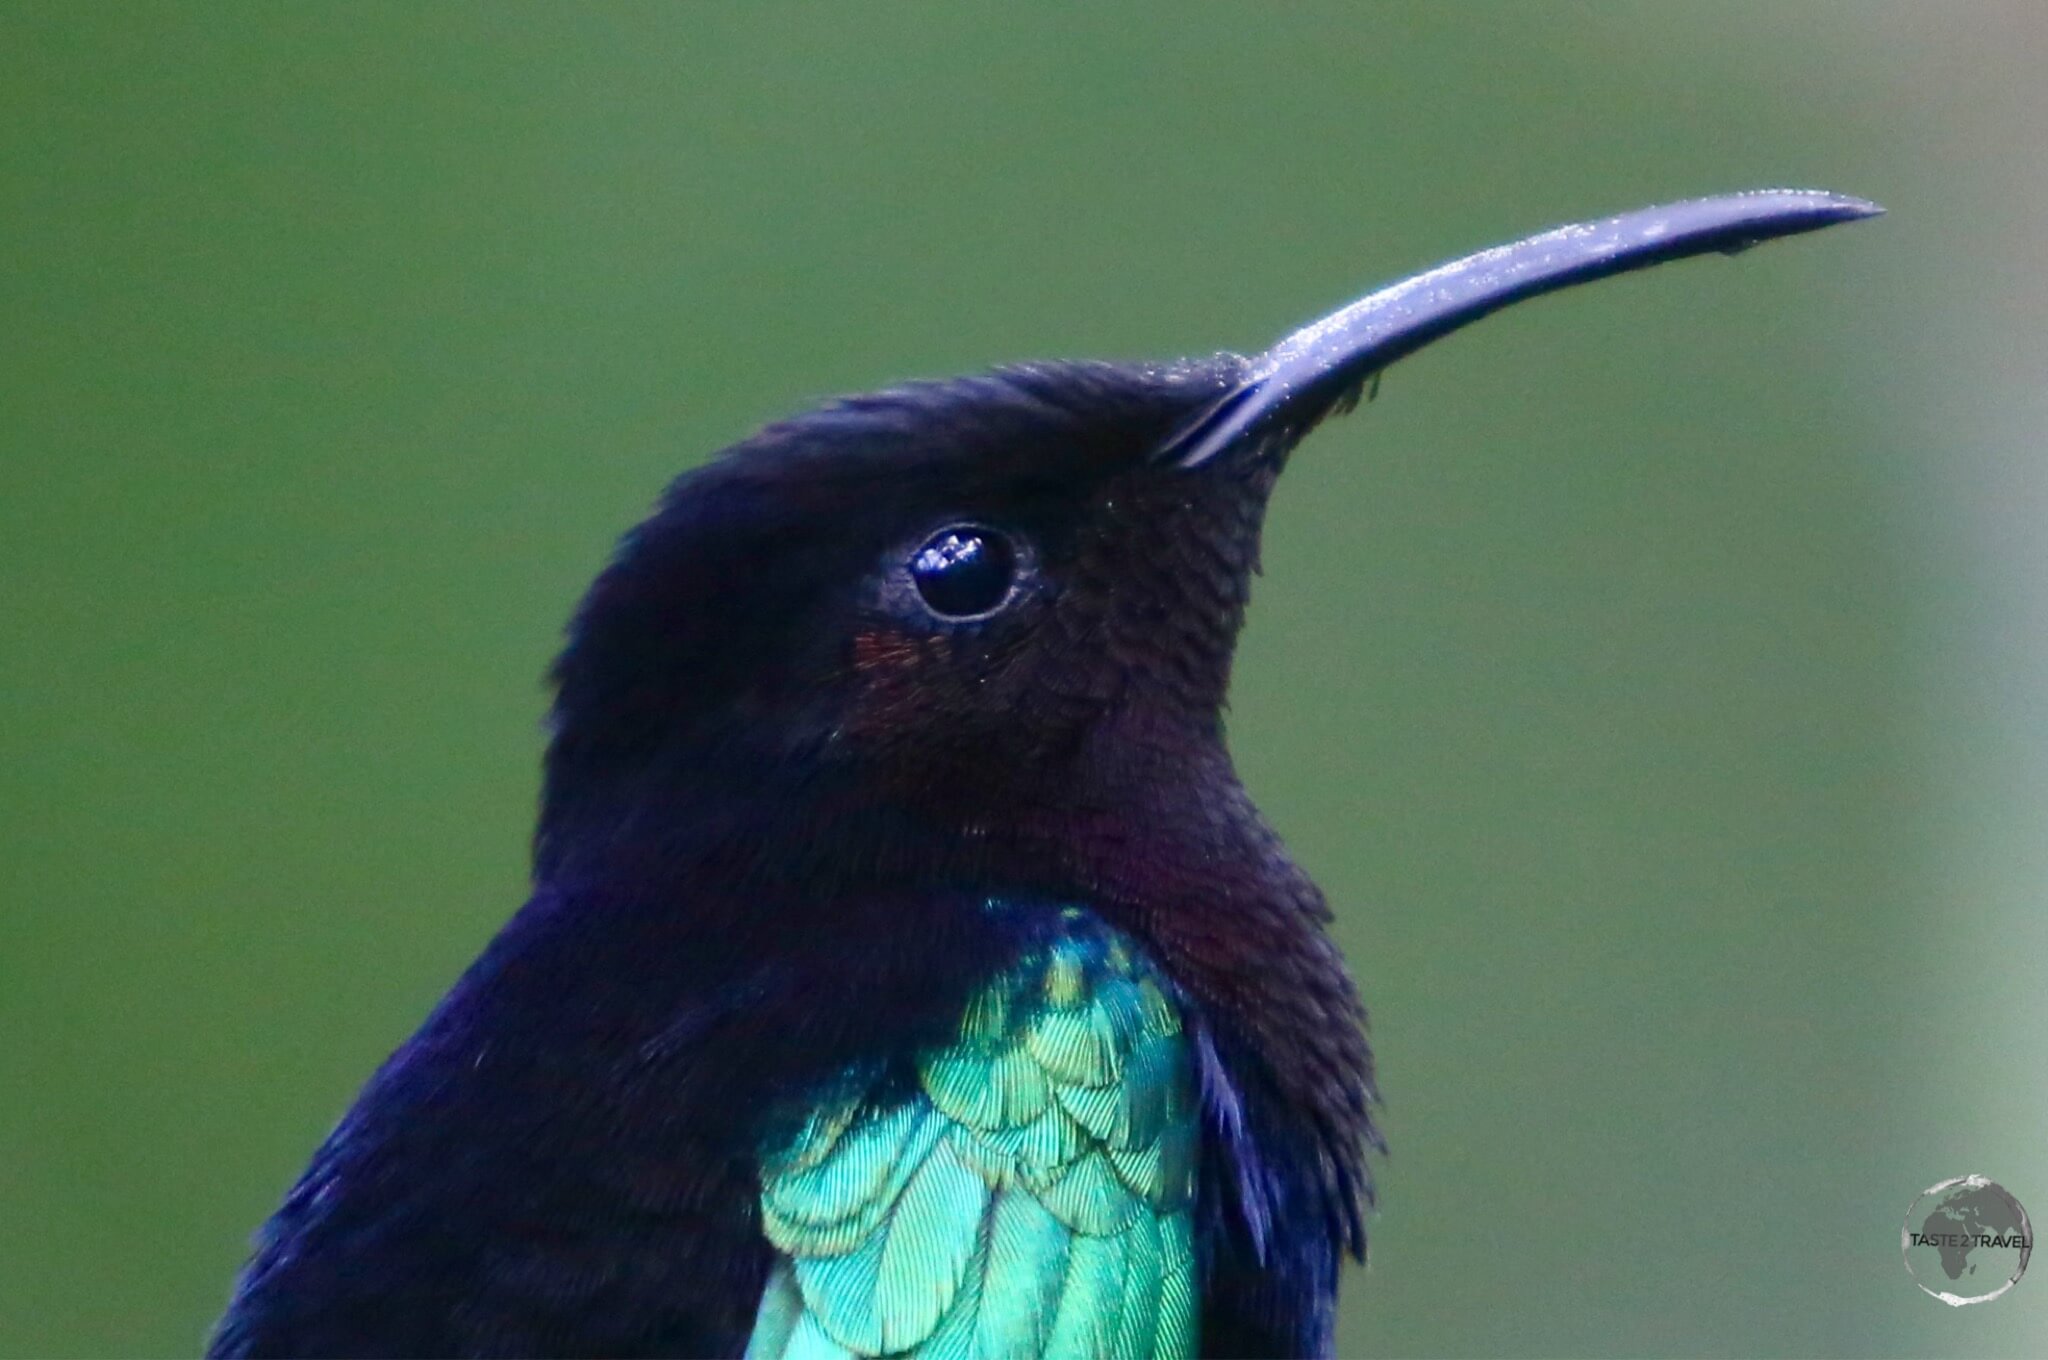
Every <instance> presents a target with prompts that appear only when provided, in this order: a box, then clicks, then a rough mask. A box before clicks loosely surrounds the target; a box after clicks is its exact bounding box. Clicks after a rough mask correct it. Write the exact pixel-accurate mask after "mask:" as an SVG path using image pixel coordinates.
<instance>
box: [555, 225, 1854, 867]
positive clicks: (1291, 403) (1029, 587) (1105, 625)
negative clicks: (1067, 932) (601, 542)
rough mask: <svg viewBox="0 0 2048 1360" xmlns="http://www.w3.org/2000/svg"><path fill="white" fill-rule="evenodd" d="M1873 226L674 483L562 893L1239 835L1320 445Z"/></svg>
mask: <svg viewBox="0 0 2048 1360" xmlns="http://www.w3.org/2000/svg"><path fill="white" fill-rule="evenodd" d="M1876 211H1878V209H1876V208H1875V207H1874V206H1873V205H1870V204H1867V203H1864V202H1862V201H1860V200H1856V199H1849V198H1843V197H1840V196H1836V195H1831V194H1824V193H1813V192H1797V191H1767V192H1759V193H1750V194H1739V195H1731V196H1727V197H1722V198H1713V199H1700V200H1694V201H1690V202H1686V203H1680V204H1675V205H1671V206H1667V207H1662V208H1653V209H1646V210H1643V211H1641V212H1636V213H1630V214H1625V215H1622V216H1619V217H1613V218H1607V219H1603V220H1600V221H1595V222H1590V223H1583V224H1578V225H1573V226H1568V227H1561V228H1557V229H1555V230H1552V231H1548V232H1545V233H1542V234H1540V235H1537V236H1533V237H1530V238H1528V239H1525V240H1523V241H1519V242H1516V243H1514V244H1512V245H1507V246H1502V247H1498V248H1495V249H1492V250H1487V251H1482V252H1479V253H1477V254H1475V255H1471V256H1467V257H1464V258H1462V259H1458V260H1454V261H1452V262H1450V263H1447V264H1444V265H1441V266H1439V267H1437V268H1435V269H1432V270H1429V271H1427V272H1425V273H1423V274H1420V275H1417V276H1415V277H1413V278H1409V279H1406V280H1404V281H1402V282H1399V283H1396V284H1393V285H1391V286H1389V287H1386V288H1383V289H1381V290H1379V291H1377V292H1374V293H1372V294H1370V295H1369V296H1367V297H1365V298H1363V299H1362V300H1360V301H1358V302H1356V303H1354V304H1352V305H1351V306H1349V307H1346V308H1344V309H1343V310H1341V311H1339V312H1336V313H1335V314H1333V315H1331V316H1329V317H1326V318H1324V319H1322V320H1320V321H1317V322H1315V323H1313V324H1312V325H1309V326H1307V327H1304V328H1302V329H1301V330H1298V331H1296V332H1294V333H1293V334H1291V335H1289V336H1287V337H1286V338H1284V339H1283V340H1282V341H1281V342H1280V343H1279V344H1277V345H1276V346H1274V347H1273V348H1272V349H1270V350H1268V351H1266V352H1265V353H1264V354H1261V355H1258V356H1256V357H1252V358H1245V357H1241V356H1238V355H1232V354H1225V355H1218V356H1213V357H1208V358H1201V359H1193V360H1185V361H1181V362H1176V363H1167V364H1138V365H1131V364H1107V363H1044V364H1026V365H1020V366H1015V367H1009V368H1002V369H997V370H995V371H993V372H990V373H987V374H984V375H980V376H976V377H969V378H962V379H956V380H950V381H939V382H924V383H911V384H907V385H904V386H900V387H896V388H893V389H890V390H887V391H883V392H879V393H876V394H872V395H865V396H858V397H851V398H846V399H842V400H839V401H835V402H831V403H828V404H826V405H824V406H822V407H820V408H818V409H816V410H813V411H810V412H808V413H806V414H803V415H799V416H797V417H795V418H793V419H789V420H786V421H782V422H780V423H777V424H774V425H770V426H768V427H767V428H765V429H763V430H761V431H760V432H759V433H757V434H755V435H754V436H752V437H751V438H748V439H746V440H743V441H742V442H740V443H739V444H737V445H736V446H734V447H733V448H731V449H729V450H727V451H726V452H725V453H724V454H722V455H721V456H719V457H718V458H716V459H714V460H713V461H711V462H710V463H708V464H706V465H704V466H702V467H700V468H697V469H695V470H693V471H691V472H689V473H686V474H685V475H683V476H682V477H681V478H680V479H679V480H677V481H676V482H675V483H674V484H673V485H672V486H671V487H670V489H669V491H668V493H667V495H666V496H665V497H664V498H663V500H662V501H661V503H660V505H659V506H658V507H657V509H656V510H655V511H654V513H653V514H652V515H651V516H650V517H649V518H648V519H647V520H646V521H645V522H644V523H642V524H641V525H640V526H639V527H638V528H637V529H635V530H634V531H632V532H631V533H630V534H629V535H628V536H627V537H626V539H625V540H624V542H623V543H622V545H621V546H620V548H619V550H618V552H617V554H616V556H615V558H614V559H613V561H612V562H611V564H610V565H609V566H608V567H607V568H606V569H605V570H604V571H603V573H602V574H601V575H600V576H599V578H598V580H597V581H596V583H595V585H594V586H593V587H592V589H591V591H590V593H589V595H588V596H587V598H586V599H585V600H584V602H583V604H582V606H581V608H580V609H579V611H578V612H577V615H576V617H575V620H574V622H573V624H572V625H571V629H570V637H569V643H568V646H567V648H566V650H565V651H564V653H563V655H562V657H561V659H560V661H559V663H558V665H557V668H556V680H557V684H558V694H557V701H556V705H555V709H554V718H553V737H552V742H551V746H550V750H549V754H548V764H547V782H546V790H545V793H544V797H543V809H542V821H541V829H540V836H539V842H538V844H539V864H540V869H541V872H542V873H543V874H544V875H545V874H547V873H549V872H550V871H551V870H553V869H555V868H558V867H559V866H561V865H562V864H563V863H564V862H565V861H566V860H567V859H569V858H573V857H574V855H575V854H576V853H577V847H579V846H590V845H603V844H614V845H615V844H618V843H620V842H621V841H622V840H623V841H631V842H634V843H636V844H643V845H645V844H647V843H648V842H649V838H650V837H651V838H653V840H655V841H660V840H662V839H663V838H667V839H668V840H670V841H675V842H677V844H676V846H675V847H674V848H676V849H677V850H678V851H680V849H681V846H680V840H681V839H683V838H687V837H698V838H703V837H711V838H714V839H715V838H716V837H718V836H719V835H721V834H723V835H726V836H728V837H737V838H741V839H744V840H746V841H748V843H750V844H751V845H752V846H753V847H754V849H755V852H756V855H755V857H756V859H757V860H761V861H765V860H769V859H781V860H787V859H789V858H792V857H793V858H797V859H802V858H805V857H807V856H811V855H816V854H828V853H829V854H835V855H838V856H839V857H840V858H841V859H857V858H860V857H862V856H866V857H868V858H870V859H874V858H877V857H880V858H886V857H887V855H888V853H889V850H888V847H890V846H891V845H905V846H907V845H909V844H911V843H913V842H914V843H915V844H916V845H917V847H918V849H917V850H916V852H915V854H916V855H918V856H922V857H923V859H921V860H920V862H926V863H928V862H929V859H930V856H931V854H932V853H934V847H941V848H944V847H952V848H953V849H954V850H959V849H963V848H965V849H968V850H971V851H973V852H974V853H979V854H985V853H988V851H987V850H986V847H989V846H992V845H999V844H1001V843H1003V842H1004V841H1005V838H1006V835H1007V829H1011V828H1016V827H1020V826H1027V825H1031V824H1033V823H1034V821H1042V820H1043V819H1045V818H1047V817H1052V816H1058V817H1063V818H1065V819H1067V820H1068V821H1070V822H1071V821H1072V819H1074V818H1077V817H1084V818H1085V817H1090V816H1099V817H1106V818H1111V819H1116V818H1122V819H1123V820H1124V821H1128V820H1129V815H1130V813H1131V810H1132V809H1134V808H1139V807H1151V808H1152V809H1153V810H1154V811H1155V812H1157V813H1159V814H1160V815H1167V814H1165V813H1164V812H1163V810H1162V809H1161V808H1160V806H1159V805H1160V804H1161V801H1162V800H1165V801H1167V802H1173V801H1174V800H1175V799H1176V798H1177V797H1179V796H1181V795H1184V794H1185V793H1186V791H1187V790H1190V789H1193V790H1197V791H1199V792H1201V793H1202V796H1203V797H1204V798H1206V799H1207V800H1208V802H1209V803H1211V804H1213V803H1214V802H1215V801H1216V787H1215V786H1226V787H1227V788H1229V789H1234V788H1235V782H1234V778H1233V777H1232V776H1231V775H1230V773H1229V761H1228V757H1227V755H1226V754H1225V753H1224V747H1223V739H1222V719H1221V714H1222V709H1223V705H1224V700H1225V696H1226V693H1227V690H1228V686H1229V676H1230V667H1231V659H1232V655H1233V651H1234V648H1235V645H1236V639H1237V635H1238V631H1239V627H1240V625H1241V623H1242V621H1243V617H1244V610H1245V605H1246V602H1247V600H1248V598H1249V591H1250V578H1251V576H1252V574H1253V573H1254V572H1255V570H1256V568H1257V564H1258V548H1259V536H1260V529H1261V525H1262V522H1263V519H1264V514H1265V507H1266V503H1267V499H1268V496H1269V494H1270V492H1271V490H1272V488H1273V486H1274V483H1275V481H1276V479H1277V478H1278V476H1279V475H1280V472H1281V470H1282V468H1283V466H1284V464H1285V462H1286V459H1287V457H1288V455H1289V453H1290V452H1291V450H1292V449H1293V448H1294V447H1295V445H1296V444H1297V442H1298V441H1299V440H1300V438H1301V437H1302V435H1303V434H1304V433H1306V432H1307V431H1308V430H1309V429H1310V428H1312V427H1313V426H1314V425H1315V424H1316V423H1317V422H1318V421H1320V420H1322V419H1323V418H1324V417H1325V416H1327V415H1329V414H1330V413H1331V412H1333V411H1336V410H1339V409H1343V408H1345V407H1346V406H1348V404H1349V403H1351V402H1353V401H1355V400H1356V398H1357V396H1358V394H1359V392H1360V390H1361V387H1362V385H1363V384H1364V383H1365V382H1367V381H1368V380H1370V379H1372V378H1373V377H1374V376H1375V375H1377V374H1378V373H1379V372H1380V371H1381V370H1382V369H1384V368H1385V367H1386V366H1387V365H1388V364H1390V363H1392V362H1393V361H1395V360H1396V359H1399V358H1401V357H1403V356H1404V355H1406V354H1408V353H1410V352H1412V351H1414V350H1415V349H1417V348H1420V347H1421V346H1422V345H1425V344H1427V343H1429V342H1430V341H1432V340H1434V339H1437V338H1439V337H1441V336H1443V335H1445V334H1448V333H1449V332H1450V331H1452V330H1455V329H1457V328H1458V327H1460V326H1462V325H1464V324H1466V323H1468V322H1470V321H1472V320H1475V319H1477V318H1478V317H1481V316H1484V315H1486V314H1487V313H1489V312H1492V311H1495V310H1497V309H1499V308H1501V307H1504V306H1506V305H1508V304H1510V303H1512V302H1515V301H1518V300H1520V299H1523V298H1527V297H1533V296H1536V295H1538V294H1541V293H1545V292H1550V291H1554V290H1556V289H1559V288H1563V287H1567V286H1570V285H1573V284H1577V283H1582V282H1586V281H1590V280H1592V279H1597V278H1602V277H1605V276H1607V275H1611V274H1616V273H1621V272H1625V271H1628V270H1633V269H1639V268H1643V267H1645V266H1648V265H1652V264H1657V263H1661V262H1664V261H1668V260H1675V259H1679V258H1683V257H1685V256H1689V255H1694V254H1699V253H1702V252H1709V251H1721V252H1731V253H1732V252H1733V251H1736V250H1739V249H1742V248H1744V247H1746V246H1748V245H1751V244H1754V243H1756V242H1758V241H1762V240H1767V239H1770V238H1774V237H1778V236H1786V235H1791V234H1795V233H1799V232H1804V231H1810V230H1814V229H1817V228H1819V227H1823V226H1827V225H1830V224H1832V223H1836V222H1843V221H1848V220H1853V219H1855V218H1860V217H1865V216H1869V215H1871V214H1873V213H1875V212H1876ZM1225 801H1229V800H1227V799H1226V800H1225ZM1171 815H1173V816H1177V817H1180V818H1182V819H1185V818H1187V817H1188V816H1189V815H1191V814H1190V813H1189V810H1188V808H1187V807H1186V806H1185V805H1178V806H1177V807H1176V810H1175V811H1174V812H1173V813H1172V814H1171ZM1192 815H1196V816H1200V815H1203V814H1201V813H1200V812H1199V811H1198V812H1197V813H1195V814H1192ZM849 826H858V827H859V828H860V833H859V835H857V836H841V835H837V834H836V833H835V832H834V830H833V828H835V827H849ZM976 847H981V849H975V848H976ZM904 853H905V854H906V856H908V855H910V854H911V852H910V851H908V850H905V852H904Z"/></svg>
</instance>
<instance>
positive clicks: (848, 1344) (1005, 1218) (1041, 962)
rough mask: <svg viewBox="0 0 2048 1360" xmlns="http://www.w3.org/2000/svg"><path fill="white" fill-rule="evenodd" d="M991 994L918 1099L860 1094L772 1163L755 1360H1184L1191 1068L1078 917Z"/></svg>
mask: <svg viewBox="0 0 2048 1360" xmlns="http://www.w3.org/2000/svg"><path fill="white" fill-rule="evenodd" d="M1059 920H1060V925H1061V930H1060V933H1059V934H1058V935H1057V936H1056V938H1054V939H1053V940H1052V941H1050V942H1049V943H1046V944H1043V945H1040V946H1038V947H1036V948H1034V949H1032V950H1031V951H1029V952H1028V953H1027V954H1026V955H1025V956H1024V957H1023V958H1022V959H1021V960H1019V961H1018V962H1017V963H1016V964H1015V965H1014V966H1013V967H1011V968H1010V969H1009V970H1008V971H1006V972H1005V973H1004V974H1003V975H1002V976H1000V977H998V978H996V979H995V980H994V981H992V982H991V983H989V984H988V985H987V986H986V987H984V988H983V989H982V990H981V991H979V992H978V993H977V994H976V995H975V996H974V997H973V999H972V1000H971V1002H970V1003H969V1004H968V1006H967V1007H966V1010H965V1012H964V1014H963V1015H962V1018H961V1021H960V1025H959V1029H958V1032H957V1034H956V1035H955V1036H954V1037H953V1039H952V1040H951V1041H950V1042H948V1043H944V1044H941V1045H937V1046H935V1047H933V1048H930V1049H928V1050H926V1051H925V1052H923V1053H920V1054H919V1055H917V1062H916V1074H917V1081H916V1085H915V1088H914V1089H910V1090H906V1089H904V1087H903V1086H900V1085H887V1084H885V1083H883V1082H882V1081H880V1080H879V1079H877V1080H875V1081H873V1082H870V1083H868V1084H866V1085H865V1086H861V1085H860V1084H858V1083H850V1084H849V1086H848V1087H847V1088H846V1089H842V1090H840V1091H838V1092H836V1093H835V1094H834V1095H832V1096H831V1097H830V1098H829V1099H826V1100H824V1101H822V1102H821V1103H820V1104H819V1105H818V1106H817V1107H816V1108H815V1109H813V1110H811V1111H809V1112H808V1115H807V1117H806V1118H805V1119H804V1120H803V1122H802V1123H801V1125H800V1127H799V1128H798V1129H797V1131H796V1133H795V1134H794V1135H793V1136H790V1137H788V1138H786V1139H785V1140H783V1141H782V1142H781V1143H780V1144H779V1145H777V1146H774V1147H772V1148H770V1149H768V1150H767V1151H766V1152H765V1153H764V1155H763V1158H762V1187H761V1221H762V1225H763V1228H764V1230H765V1232H766V1234H767V1236H768V1240H769V1241H770V1242H771V1243H773V1244H774V1246H775V1248H776V1250H777V1251H778V1252H779V1253H781V1260H780V1262H779V1263H778V1265H777V1266H776V1268H775V1271H774V1272H773V1274H772V1275H771V1276H770V1279H769V1282H768V1287H767V1289H766V1290H765V1292H764V1293H763V1295H762V1298H761V1305H760V1311H759V1314H758V1317H757V1320H756V1323H755V1327H754V1331H753V1334H752V1337H751V1340H750V1342H749V1344H748V1348H747V1355H748V1357H749V1360H796V1358H797V1357H799V1356H828V1355H829V1356H885V1355H887V1356H896V1355H905V1356H909V1355H915V1356H920V1357H929V1358H930V1360H1027V1358H1036V1357H1044V1358H1045V1360H1051V1357H1061V1360H1184V1358H1185V1357H1188V1356H1191V1355H1193V1353H1194V1345H1195V1321H1196V1313H1197V1309H1196V1300H1195V1291H1194V1245H1193V1232H1192V1227H1191V1219H1192V1207H1191V1206H1192V1199H1193V1194H1194V1157H1195V1143H1196V1136H1197V1132H1198V1129H1197V1121H1198V1105H1197V1100H1196V1094H1195V1078H1194V1070H1193V1053H1192V1048H1191V1045H1190V1043H1189V1040H1188V1035H1187V1033H1186V1032H1185V1030H1184V1028H1183V1026H1182V1023H1181V1016H1180V1011H1179V1008H1178V1006H1177V1005H1176V1004H1175V1002H1174V1001H1173V999H1172V997H1171V994H1170V993H1169V991H1168V990H1167V988H1166V986H1165V985H1164V984H1163V982H1162V979H1161V976H1160V975H1159V973H1158V972H1157V971H1156V970H1155V969H1154V968H1153V967H1152V966H1151V965H1150V963H1149V962H1148V961H1146V960H1145V959H1144V958H1143V957H1142V956H1140V955H1138V954H1137V953H1136V952H1135V951H1133V950H1132V948H1131V947H1130V945H1129V944H1128V942H1126V941H1125V940H1124V939H1123V938H1121V937H1120V936H1117V935H1114V934H1112V933H1110V932H1108V931H1106V930H1105V929H1103V928H1102V927H1101V926H1099V925H1098V924H1097V923H1096V922H1095V921H1094V920H1093V919H1092V918H1090V917H1088V916H1087V915H1086V914H1085V913H1082V912H1079V911H1076V910H1071V909H1070V910H1068V911H1066V912H1064V913H1062V914H1061V916H1060V918H1059Z"/></svg>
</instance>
